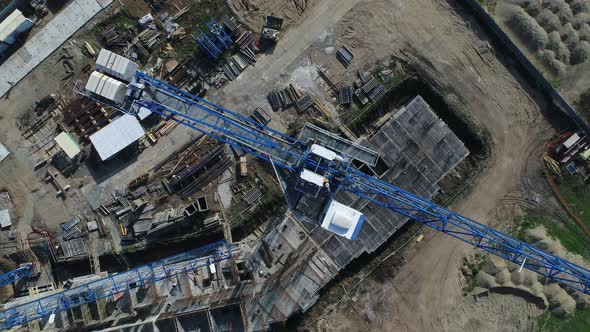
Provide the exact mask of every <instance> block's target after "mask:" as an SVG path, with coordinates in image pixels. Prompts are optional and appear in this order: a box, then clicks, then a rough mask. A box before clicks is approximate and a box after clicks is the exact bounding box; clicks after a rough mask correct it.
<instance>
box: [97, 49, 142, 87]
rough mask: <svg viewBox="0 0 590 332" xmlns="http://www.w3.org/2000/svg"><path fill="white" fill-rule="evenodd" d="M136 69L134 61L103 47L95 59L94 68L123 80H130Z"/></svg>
mask: <svg viewBox="0 0 590 332" xmlns="http://www.w3.org/2000/svg"><path fill="white" fill-rule="evenodd" d="M137 69H138V66H137V64H136V63H135V62H133V61H131V60H129V59H127V58H125V57H122V56H120V55H118V54H116V53H113V52H111V51H109V50H107V49H104V48H103V49H102V50H100V53H99V54H98V58H97V59H96V70H98V71H100V72H102V73H104V74H107V75H110V76H113V77H115V78H118V79H120V80H122V81H125V82H131V79H133V76H135V73H136V72H137Z"/></svg>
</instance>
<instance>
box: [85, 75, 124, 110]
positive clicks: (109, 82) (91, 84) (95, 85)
mask: <svg viewBox="0 0 590 332" xmlns="http://www.w3.org/2000/svg"><path fill="white" fill-rule="evenodd" d="M86 90H87V91H89V92H91V93H93V94H95V95H98V96H101V97H103V98H105V99H108V100H110V101H113V102H115V103H116V104H121V103H122V102H123V100H125V95H126V94H127V85H126V84H125V83H123V82H121V81H118V80H116V79H114V78H112V77H108V76H106V75H104V74H102V73H99V72H97V71H95V72H93V73H92V74H91V75H90V78H88V82H87V83H86Z"/></svg>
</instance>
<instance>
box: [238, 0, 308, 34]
mask: <svg viewBox="0 0 590 332" xmlns="http://www.w3.org/2000/svg"><path fill="white" fill-rule="evenodd" d="M318 2H319V1H318V0H229V1H228V3H229V5H230V8H231V9H232V10H233V11H235V12H239V13H240V21H242V22H243V23H244V24H246V25H247V26H248V27H249V28H250V29H251V30H252V31H254V32H256V33H259V32H260V30H261V29H262V24H263V23H264V19H265V17H266V16H267V15H274V16H278V17H282V18H283V19H284V21H283V27H284V28H285V29H286V28H288V27H289V26H292V25H296V24H298V23H300V22H301V20H303V19H304V18H305V17H306V16H307V12H308V11H307V9H308V8H313V6H314V5H315V4H316V3H318Z"/></svg>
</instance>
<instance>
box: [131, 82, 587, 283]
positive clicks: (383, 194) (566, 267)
mask: <svg viewBox="0 0 590 332" xmlns="http://www.w3.org/2000/svg"><path fill="white" fill-rule="evenodd" d="M140 76H142V78H144V79H147V80H149V81H154V79H152V78H149V77H146V76H147V75H145V74H141V75H140ZM156 83H157V82H156ZM157 84H160V85H159V86H160V87H162V88H163V89H166V90H167V91H169V92H170V93H175V94H177V95H178V96H179V98H188V99H190V100H193V101H194V100H196V101H198V102H199V103H202V104H206V105H209V106H212V107H213V108H214V109H215V110H221V111H220V112H216V113H215V114H214V115H215V116H217V117H220V118H222V120H224V121H229V122H231V121H232V119H241V116H240V115H238V114H236V113H234V112H231V111H229V110H227V109H225V108H222V107H219V106H217V105H215V104H213V103H211V102H208V101H206V100H204V99H201V98H197V97H194V96H192V95H190V94H188V93H186V92H184V91H182V90H179V89H177V88H175V87H170V86H165V83H164V84H162V83H157ZM162 113H163V114H167V116H168V117H172V116H173V115H180V116H182V114H181V113H178V112H175V111H173V110H169V109H168V110H166V112H162ZM183 118H184V119H186V120H189V122H190V121H192V120H190V117H184V116H183ZM177 121H178V120H177ZM233 121H235V120H233ZM243 121H245V122H250V121H249V119H244V120H243ZM252 122H253V121H252ZM181 123H183V124H185V125H187V126H188V127H191V128H193V129H196V130H199V129H197V128H195V127H194V126H192V123H187V122H181ZM249 130H250V131H261V132H273V133H276V132H275V131H273V130H272V129H270V128H268V127H266V126H263V125H261V124H258V123H255V124H253V126H252V127H250V129H249ZM199 131H201V132H203V133H205V134H207V135H210V136H211V137H213V138H216V139H220V140H221V141H223V142H226V143H228V144H231V145H232V146H237V147H238V148H241V149H243V150H244V151H246V152H249V153H252V154H253V155H255V156H257V157H259V158H262V159H264V160H269V158H268V157H267V156H266V155H267V152H266V151H265V152H264V153H261V152H262V151H261V150H256V148H255V147H250V148H244V147H242V146H240V144H241V143H242V142H241V139H240V137H237V136H232V135H233V134H232V132H231V131H225V132H224V133H223V135H224V136H223V137H219V136H218V135H215V133H212V132H208V131H203V130H199ZM250 134H251V135H252V136H251V137H253V138H254V139H255V140H256V139H257V137H260V136H259V135H257V134H256V133H253V132H250ZM281 137H282V139H284V140H286V141H291V142H297V144H296V145H297V147H298V149H300V152H299V153H298V154H299V157H298V158H299V160H300V161H299V162H298V163H297V167H293V166H292V163H290V162H289V161H286V160H284V159H281V156H282V155H281V154H280V153H272V162H274V163H275V164H277V165H279V166H281V167H283V168H285V169H287V170H289V171H292V172H297V171H299V170H300V168H301V167H303V166H306V167H310V169H314V168H315V169H316V171H319V170H321V171H322V172H323V173H324V174H325V176H327V177H328V178H331V186H332V188H331V190H332V192H337V191H338V190H339V189H340V188H341V189H344V190H347V191H349V192H351V193H354V194H356V195H358V196H360V197H363V198H365V199H367V200H369V201H371V202H373V203H375V204H378V205H381V206H383V207H385V208H387V209H390V210H392V211H394V212H397V213H400V214H402V215H404V216H406V217H408V218H412V219H414V220H417V221H419V222H421V223H424V224H425V225H428V226H430V227H432V228H434V229H436V230H439V231H441V232H443V233H446V234H449V235H451V236H453V237H455V238H457V239H460V240H462V241H465V242H467V243H470V244H471V245H473V246H476V247H478V248H480V249H483V250H485V251H487V252H490V253H492V254H495V255H498V256H500V257H502V258H504V259H506V260H508V261H510V262H513V263H515V264H518V265H522V266H523V267H525V268H527V269H529V270H532V271H535V272H537V273H539V274H541V275H543V276H545V277H547V278H549V279H552V280H555V281H557V282H560V283H562V284H564V285H566V286H569V287H572V288H574V289H577V290H580V291H582V292H584V293H587V294H590V270H587V269H585V268H583V267H581V266H578V265H575V264H572V263H570V262H567V261H565V260H562V259H560V258H559V257H556V256H554V255H551V254H549V253H546V252H544V251H542V250H539V249H537V248H535V247H533V246H531V245H529V244H527V243H525V242H522V241H520V240H518V239H515V238H513V237H510V236H508V235H506V234H503V233H501V232H498V231H496V230H494V229H493V228H491V227H488V226H485V225H483V224H480V223H477V222H475V221H473V220H471V219H469V218H466V217H463V216H461V215H459V214H457V213H455V212H452V211H450V210H447V209H445V208H443V207H440V206H438V205H436V204H434V203H432V202H430V201H428V200H425V199H423V198H420V197H418V196H416V195H414V194H411V193H409V192H406V191H404V190H402V189H400V188H397V187H395V186H393V185H391V184H389V183H386V182H383V181H381V180H379V179H377V178H375V177H372V176H369V175H367V174H365V173H363V172H361V171H359V170H357V169H355V168H353V167H348V166H349V165H346V164H342V165H324V164H322V163H319V162H317V161H315V160H313V158H312V157H311V156H310V155H309V151H308V149H307V147H306V146H305V144H304V143H303V142H298V141H297V140H296V139H294V138H290V137H288V136H286V135H284V134H281ZM259 143H260V146H265V148H272V149H274V146H272V145H271V146H269V145H267V143H266V142H263V141H260V142H259ZM255 150H256V151H255ZM285 165H288V167H285ZM335 166H336V167H335ZM336 178H343V179H344V180H343V181H342V182H341V183H336Z"/></svg>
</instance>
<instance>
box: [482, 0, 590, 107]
mask: <svg viewBox="0 0 590 332" xmlns="http://www.w3.org/2000/svg"><path fill="white" fill-rule="evenodd" d="M520 3H523V1H520V0H499V1H497V4H496V9H495V14H494V15H493V16H494V18H495V20H496V22H497V23H498V24H499V25H500V26H501V27H502V29H504V31H505V32H506V33H507V34H508V35H509V36H510V38H511V39H512V41H513V42H515V44H516V45H518V47H519V48H520V49H521V51H523V52H524V54H525V55H526V56H527V57H528V58H529V60H531V62H532V63H533V64H534V65H535V66H536V67H537V68H539V69H540V70H541V71H542V72H543V74H544V75H546V77H548V78H549V79H553V80H554V81H555V82H558V83H556V84H557V85H556V88H557V90H558V91H559V92H560V93H561V94H562V95H563V97H564V98H565V99H566V100H567V101H568V102H569V103H570V105H571V106H572V107H573V108H574V109H576V110H577V111H578V112H580V113H582V114H583V115H584V116H586V118H588V110H585V109H580V108H579V105H577V102H578V99H579V97H580V95H581V94H582V93H584V92H585V91H587V90H588V89H590V74H589V73H590V61H588V60H586V61H584V62H583V63H580V64H576V65H573V64H570V63H567V64H565V65H564V68H565V73H564V74H563V76H561V77H558V76H556V75H554V73H553V72H552V70H551V69H550V68H548V67H547V66H546V65H545V64H543V61H541V59H540V58H539V56H538V55H537V52H535V51H532V50H531V49H530V48H529V47H527V46H526V45H525V44H524V43H523V41H524V40H523V39H522V38H521V37H520V36H518V35H517V34H516V32H515V31H513V29H511V28H509V27H508V25H507V23H506V22H507V20H508V18H509V17H510V14H511V13H513V12H514V8H515V6H516V5H517V4H520ZM545 3H546V4H547V5H548V4H549V3H557V1H553V2H545ZM566 3H569V4H570V6H571V5H572V4H573V3H571V1H566ZM578 3H581V2H578ZM584 15H586V16H587V15H588V12H582V13H578V14H574V16H573V17H574V18H573V19H570V20H568V21H567V23H571V22H575V21H577V20H579V17H580V16H584ZM561 29H563V26H562V27H561ZM581 31H582V30H580V32H578V33H579V34H581ZM583 38H586V37H580V40H584V39H583ZM572 53H573V52H572Z"/></svg>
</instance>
